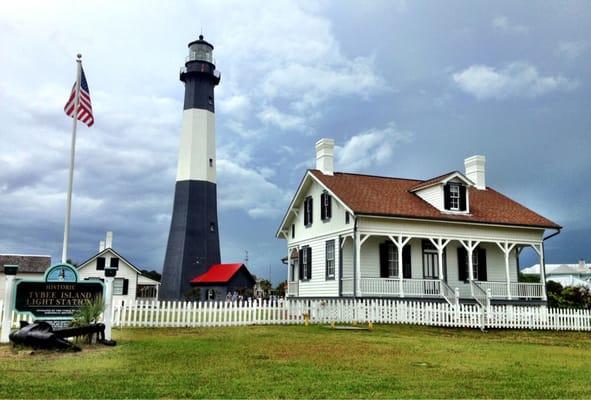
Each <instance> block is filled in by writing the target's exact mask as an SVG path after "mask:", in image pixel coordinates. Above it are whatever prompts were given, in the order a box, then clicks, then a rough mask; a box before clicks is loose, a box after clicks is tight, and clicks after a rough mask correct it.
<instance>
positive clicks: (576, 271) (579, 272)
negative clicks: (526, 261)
mask: <svg viewBox="0 0 591 400" xmlns="http://www.w3.org/2000/svg"><path fill="white" fill-rule="evenodd" d="M521 273H522V274H524V275H540V264H534V265H532V266H531V267H527V268H524V269H523V270H521ZM546 281H554V282H558V283H560V284H561V285H562V286H586V287H588V288H590V289H591V264H589V263H586V262H585V260H579V262H578V263H577V264H546Z"/></svg>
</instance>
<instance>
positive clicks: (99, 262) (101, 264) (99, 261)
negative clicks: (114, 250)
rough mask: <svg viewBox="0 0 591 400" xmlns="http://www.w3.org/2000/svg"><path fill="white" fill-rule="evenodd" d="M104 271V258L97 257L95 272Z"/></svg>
mask: <svg viewBox="0 0 591 400" xmlns="http://www.w3.org/2000/svg"><path fill="white" fill-rule="evenodd" d="M104 269H105V257H98V258H97V259H96V270H97V271H103V270H104Z"/></svg>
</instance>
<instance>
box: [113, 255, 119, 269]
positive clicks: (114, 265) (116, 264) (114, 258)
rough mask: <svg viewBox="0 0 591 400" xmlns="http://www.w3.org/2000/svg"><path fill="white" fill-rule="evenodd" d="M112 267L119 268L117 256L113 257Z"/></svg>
mask: <svg viewBox="0 0 591 400" xmlns="http://www.w3.org/2000/svg"><path fill="white" fill-rule="evenodd" d="M111 268H117V269H119V259H118V258H117V257H113V258H111Z"/></svg>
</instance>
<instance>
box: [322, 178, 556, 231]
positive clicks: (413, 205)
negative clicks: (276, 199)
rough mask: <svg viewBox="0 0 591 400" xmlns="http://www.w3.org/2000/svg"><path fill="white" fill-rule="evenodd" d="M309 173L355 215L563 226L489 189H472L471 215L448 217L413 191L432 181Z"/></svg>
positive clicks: (452, 215) (544, 226)
mask: <svg viewBox="0 0 591 400" xmlns="http://www.w3.org/2000/svg"><path fill="white" fill-rule="evenodd" d="M310 173H312V174H313V175H314V177H316V178H317V179H318V180H319V181H320V182H322V184H324V185H325V186H326V187H327V188H328V189H330V190H331V191H332V192H333V193H334V194H335V195H337V196H338V197H339V198H340V199H341V200H342V201H343V202H344V203H345V204H346V205H347V206H348V207H350V208H351V209H352V210H353V211H354V212H355V213H356V214H365V215H377V216H395V217H407V218H419V219H433V220H444V221H457V222H473V223H486V224H498V225H516V226H528V227H536V228H554V229H559V228H561V226H560V225H558V224H556V223H554V222H552V221H550V220H549V219H547V218H545V217H543V216H541V215H539V214H537V213H535V212H534V211H532V210H530V209H528V208H527V207H525V206H523V205H521V204H519V203H517V202H516V201H514V200H511V199H510V198H508V197H506V196H504V195H503V194H501V193H499V192H497V191H496V190H494V189H492V188H490V187H487V188H486V189H485V190H478V189H476V188H475V187H469V188H468V190H469V193H470V214H449V213H445V212H441V211H439V210H438V209H437V208H435V207H433V206H432V205H431V204H429V203H427V202H426V201H425V200H423V199H422V198H420V197H419V196H418V195H416V194H415V193H413V192H412V191H411V190H412V189H413V188H416V187H417V186H418V185H422V184H423V183H426V182H429V181H431V180H425V181H423V180H417V179H404V178H390V177H382V176H372V175H361V174H349V173H342V172H335V173H334V175H325V174H323V173H322V172H320V171H318V170H310ZM438 178H441V177H438Z"/></svg>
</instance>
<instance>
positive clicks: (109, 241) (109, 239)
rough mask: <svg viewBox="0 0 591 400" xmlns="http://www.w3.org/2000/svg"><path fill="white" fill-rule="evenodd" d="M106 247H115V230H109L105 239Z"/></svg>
mask: <svg viewBox="0 0 591 400" xmlns="http://www.w3.org/2000/svg"><path fill="white" fill-rule="evenodd" d="M105 248H107V249H112V248H113V232H111V231H109V232H107V237H106V239H105Z"/></svg>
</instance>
